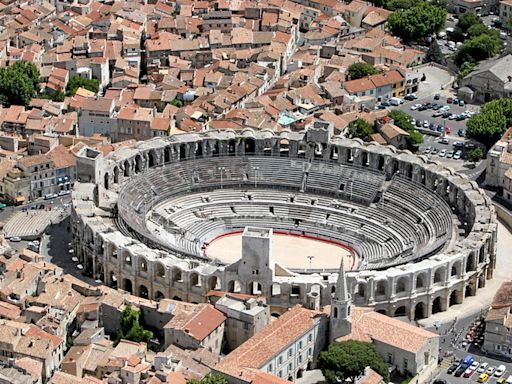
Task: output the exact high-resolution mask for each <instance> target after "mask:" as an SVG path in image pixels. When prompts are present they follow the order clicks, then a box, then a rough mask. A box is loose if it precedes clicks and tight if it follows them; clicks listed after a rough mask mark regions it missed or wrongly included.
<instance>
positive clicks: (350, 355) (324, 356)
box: [318, 340, 389, 383]
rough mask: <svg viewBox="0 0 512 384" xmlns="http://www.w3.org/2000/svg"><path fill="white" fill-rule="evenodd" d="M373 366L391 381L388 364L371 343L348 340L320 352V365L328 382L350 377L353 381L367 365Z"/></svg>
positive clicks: (342, 380) (386, 379)
mask: <svg viewBox="0 0 512 384" xmlns="http://www.w3.org/2000/svg"><path fill="white" fill-rule="evenodd" d="M368 366H369V367H370V368H372V369H373V370H374V371H376V372H377V373H378V374H379V375H381V376H382V377H383V378H384V380H385V381H386V382H388V381H389V372H388V368H387V366H386V364H385V363H384V361H383V360H382V358H381V357H380V356H379V354H378V353H377V350H376V349H375V347H374V346H373V345H372V344H370V343H365V342H362V341H356V340H348V341H343V342H341V343H333V344H331V345H329V348H328V349H327V351H323V352H322V353H320V356H319V358H318V367H319V368H320V370H321V371H322V373H323V375H324V376H325V378H326V380H327V382H329V383H337V382H340V381H341V382H344V381H346V380H348V379H350V380H351V381H352V382H354V381H355V379H356V378H357V377H358V376H360V375H361V374H362V373H363V372H364V369H365V368H366V367H368Z"/></svg>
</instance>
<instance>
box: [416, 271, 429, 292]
mask: <svg viewBox="0 0 512 384" xmlns="http://www.w3.org/2000/svg"><path fill="white" fill-rule="evenodd" d="M415 286H416V289H417V290H418V289H425V288H427V274H426V273H425V272H422V273H419V274H418V275H417V276H416V285H415Z"/></svg>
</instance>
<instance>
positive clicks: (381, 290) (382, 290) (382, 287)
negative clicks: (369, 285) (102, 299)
mask: <svg viewBox="0 0 512 384" xmlns="http://www.w3.org/2000/svg"><path fill="white" fill-rule="evenodd" d="M386 295H387V283H386V281H385V280H381V281H378V282H377V287H376V289H375V296H386Z"/></svg>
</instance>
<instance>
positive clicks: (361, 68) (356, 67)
mask: <svg viewBox="0 0 512 384" xmlns="http://www.w3.org/2000/svg"><path fill="white" fill-rule="evenodd" d="M377 72H379V71H378V70H377V68H375V67H374V66H373V65H371V64H368V63H354V64H351V65H349V67H348V68H347V75H348V77H350V79H351V80H355V79H360V78H361V77H365V76H370V75H374V74H376V73H377Z"/></svg>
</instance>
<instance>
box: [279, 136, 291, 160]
mask: <svg viewBox="0 0 512 384" xmlns="http://www.w3.org/2000/svg"><path fill="white" fill-rule="evenodd" d="M289 154H290V142H289V141H288V139H286V138H284V137H283V138H282V139H280V140H279V156H288V155H289Z"/></svg>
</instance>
